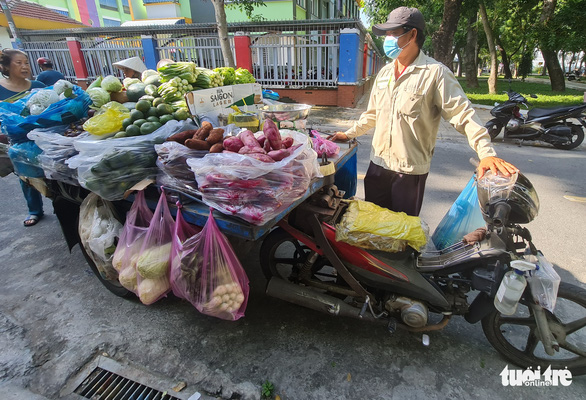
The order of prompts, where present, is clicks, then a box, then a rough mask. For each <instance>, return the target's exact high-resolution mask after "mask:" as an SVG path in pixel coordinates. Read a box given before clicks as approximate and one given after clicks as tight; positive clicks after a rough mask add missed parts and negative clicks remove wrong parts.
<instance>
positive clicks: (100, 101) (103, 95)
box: [87, 87, 110, 108]
mask: <svg viewBox="0 0 586 400" xmlns="http://www.w3.org/2000/svg"><path fill="white" fill-rule="evenodd" d="M87 94H89V96H90V99H92V102H93V103H94V106H96V107H98V108H99V107H102V106H103V105H104V104H106V103H107V102H109V101H110V93H108V92H107V91H106V89H103V88H101V87H95V88H92V89H88V90H87Z"/></svg>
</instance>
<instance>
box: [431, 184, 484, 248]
mask: <svg viewBox="0 0 586 400" xmlns="http://www.w3.org/2000/svg"><path fill="white" fill-rule="evenodd" d="M485 225H486V223H485V222H484V218H483V217H482V212H481V211H480V203H479V202H478V192H477V191H476V180H475V179H474V176H472V178H470V180H469V181H468V184H467V185H466V187H465V188H464V190H462V193H460V195H459V196H458V198H457V199H456V201H455V202H454V204H452V207H450V209H449V211H448V212H447V213H446V215H444V217H443V218H442V220H441V221H440V223H439V225H438V226H437V228H436V229H435V231H434V232H433V235H432V236H431V240H432V241H433V244H434V245H435V247H436V249H438V250H442V249H445V248H446V247H449V246H451V245H453V244H455V243H457V242H460V241H461V240H462V238H463V237H464V235H466V234H468V233H470V232H473V231H474V230H476V229H478V228H481V227H483V226H485Z"/></svg>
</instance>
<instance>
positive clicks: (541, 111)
mask: <svg viewBox="0 0 586 400" xmlns="http://www.w3.org/2000/svg"><path fill="white" fill-rule="evenodd" d="M578 107H583V106H565V107H555V108H534V109H532V110H529V112H527V117H529V119H535V118H541V117H547V116H549V115H552V116H553V115H556V114H566V113H569V112H571V111H574V110H575V109H576V108H578Z"/></svg>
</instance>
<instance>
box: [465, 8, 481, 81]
mask: <svg viewBox="0 0 586 400" xmlns="http://www.w3.org/2000/svg"><path fill="white" fill-rule="evenodd" d="M477 20H478V16H477V13H476V11H474V12H471V13H470V15H469V16H468V26H467V28H466V46H465V47H464V73H465V74H466V85H467V86H468V87H469V88H477V87H478V76H477V72H476V71H477V69H476V65H477V63H476V58H477V55H476V52H477V45H478V29H477V28H476V21H477Z"/></svg>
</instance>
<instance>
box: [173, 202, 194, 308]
mask: <svg viewBox="0 0 586 400" xmlns="http://www.w3.org/2000/svg"><path fill="white" fill-rule="evenodd" d="M177 207H178V209H177V216H176V217H175V228H174V230H173V245H172V247H171V271H170V273H169V281H170V282H171V289H173V294H174V295H175V296H177V297H179V298H181V299H185V300H188V301H189V302H190V303H192V304H194V303H195V301H196V300H197V286H196V284H197V276H198V272H199V267H200V264H201V257H200V255H199V253H197V251H196V250H197V246H196V245H197V243H199V241H200V238H199V236H197V235H196V234H197V233H199V232H201V228H200V227H198V226H194V225H190V224H188V223H187V222H185V220H184V219H183V216H182V214H181V205H180V204H179V202H178V203H177Z"/></svg>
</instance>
